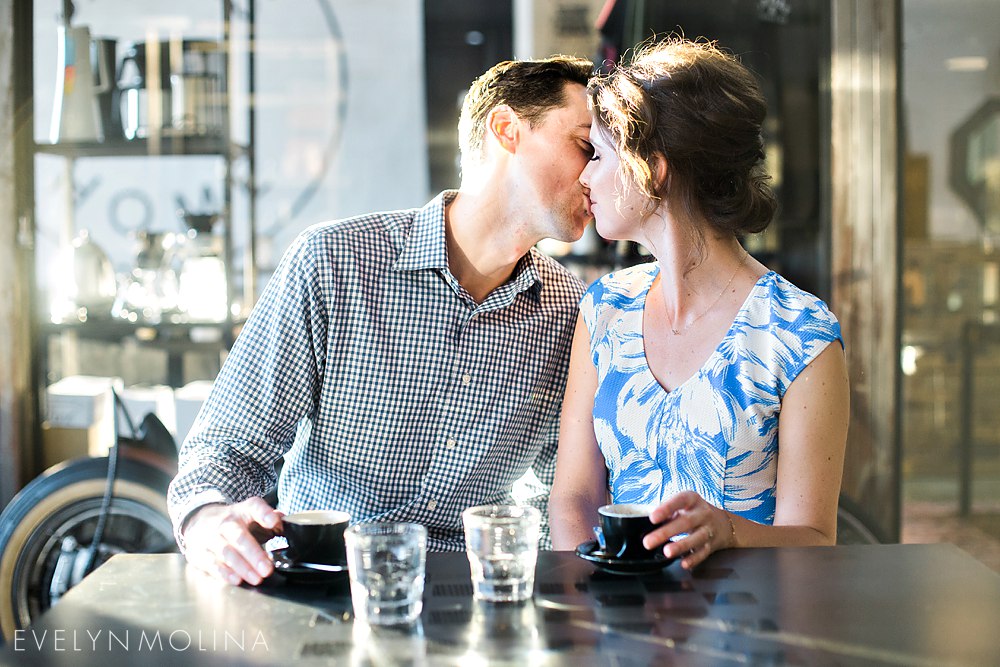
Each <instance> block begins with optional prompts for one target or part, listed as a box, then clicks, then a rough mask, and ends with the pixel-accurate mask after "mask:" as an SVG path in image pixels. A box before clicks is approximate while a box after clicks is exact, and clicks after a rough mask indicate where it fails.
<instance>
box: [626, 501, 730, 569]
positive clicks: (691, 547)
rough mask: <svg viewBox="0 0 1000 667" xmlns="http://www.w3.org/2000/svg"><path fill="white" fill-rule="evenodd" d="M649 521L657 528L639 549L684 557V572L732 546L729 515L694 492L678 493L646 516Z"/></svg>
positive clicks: (671, 556) (670, 556)
mask: <svg viewBox="0 0 1000 667" xmlns="http://www.w3.org/2000/svg"><path fill="white" fill-rule="evenodd" d="M649 518H650V520H652V522H653V523H654V524H657V528H656V529H654V530H653V531H651V532H650V533H649V534H647V535H646V537H645V538H643V540H642V543H643V545H644V546H645V547H646V548H647V549H655V548H657V547H659V546H661V545H664V546H663V553H664V554H665V555H666V556H667V557H668V558H677V557H680V556H684V558H683V560H681V567H683V568H684V569H685V570H691V569H693V568H694V567H696V566H697V565H698V564H699V563H701V562H702V561H703V560H705V559H706V558H707V557H708V556H709V554H711V553H712V552H713V551H719V550H720V549H728V548H730V547H734V546H736V544H735V537H736V533H735V529H734V527H733V526H734V524H733V520H732V518H731V517H730V516H729V514H728V513H727V512H726V511H725V510H721V509H719V508H718V507H715V506H714V505H712V504H710V503H709V502H708V501H706V500H705V499H704V498H702V497H701V496H699V495H698V494H697V493H695V492H694V491H682V492H681V493H678V494H677V495H675V496H673V497H672V498H670V499H669V500H667V501H666V502H665V503H663V504H662V505H660V506H659V507H657V508H656V509H654V510H653V511H652V512H650V514H649ZM685 533H686V535H684V537H680V538H677V539H675V540H674V541H670V540H671V539H672V538H675V537H676V536H678V535H682V534H685ZM685 554H686V555H685Z"/></svg>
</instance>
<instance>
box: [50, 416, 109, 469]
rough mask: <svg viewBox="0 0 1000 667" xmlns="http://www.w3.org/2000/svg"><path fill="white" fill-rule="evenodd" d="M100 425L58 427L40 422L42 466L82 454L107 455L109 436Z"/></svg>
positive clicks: (52, 464) (82, 455) (78, 456)
mask: <svg viewBox="0 0 1000 667" xmlns="http://www.w3.org/2000/svg"><path fill="white" fill-rule="evenodd" d="M106 431H107V429H104V433H102V429H101V427H100V426H91V427H90V428H60V427H58V426H52V425H51V424H49V423H48V422H44V423H43V424H42V467H43V468H49V467H51V466H54V465H56V464H57V463H62V462H63V461H69V460H71V459H77V458H81V457H84V456H107V455H108V450H109V449H110V448H111V440H112V438H111V436H110V435H109V434H108V433H107V432H106Z"/></svg>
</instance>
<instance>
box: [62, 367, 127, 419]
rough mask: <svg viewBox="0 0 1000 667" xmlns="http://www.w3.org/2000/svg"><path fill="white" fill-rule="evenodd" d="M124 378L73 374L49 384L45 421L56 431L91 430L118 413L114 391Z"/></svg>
mask: <svg viewBox="0 0 1000 667" xmlns="http://www.w3.org/2000/svg"><path fill="white" fill-rule="evenodd" d="M121 386H122V381H121V379H120V378H110V377H96V376H91V375H70V376H68V377H65V378H63V379H62V380H59V381H58V382H56V383H54V384H51V385H49V387H48V390H47V391H46V397H47V405H46V412H45V421H47V422H48V423H49V424H50V425H51V426H53V427H56V428H76V429H81V428H82V429H87V428H90V427H91V426H95V425H100V424H102V423H103V421H104V420H105V419H106V418H110V416H111V415H112V414H113V413H114V397H113V396H112V393H111V390H112V388H114V389H116V390H120V389H121Z"/></svg>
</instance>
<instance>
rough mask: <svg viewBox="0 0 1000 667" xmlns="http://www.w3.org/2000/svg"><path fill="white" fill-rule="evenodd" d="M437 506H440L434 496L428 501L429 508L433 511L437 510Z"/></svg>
mask: <svg viewBox="0 0 1000 667" xmlns="http://www.w3.org/2000/svg"><path fill="white" fill-rule="evenodd" d="M437 506H438V501H436V500H434V499H433V498H432V499H431V500H428V501H427V509H429V510H430V511H432V512H433V511H434V510H436V509H437Z"/></svg>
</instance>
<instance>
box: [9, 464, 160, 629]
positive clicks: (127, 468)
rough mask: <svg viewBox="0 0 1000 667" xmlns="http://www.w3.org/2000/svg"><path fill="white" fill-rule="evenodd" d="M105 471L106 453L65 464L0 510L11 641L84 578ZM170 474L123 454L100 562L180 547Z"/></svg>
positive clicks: (105, 476)
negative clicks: (173, 517)
mask: <svg viewBox="0 0 1000 667" xmlns="http://www.w3.org/2000/svg"><path fill="white" fill-rule="evenodd" d="M107 472H108V459H107V458H87V459H78V460H75V461H69V462H66V463H62V464H60V465H58V466H55V467H53V468H50V469H49V470H47V471H46V472H44V473H43V474H42V475H40V476H39V477H37V478H35V479H34V480H32V481H31V482H30V483H29V484H28V485H27V486H26V487H24V489H22V490H21V492H20V493H18V494H17V495H16V496H15V497H14V499H13V500H11V502H10V504H9V505H8V506H7V507H6V508H5V509H4V511H3V513H2V514H0V630H2V635H3V637H4V639H6V640H7V641H10V640H11V639H12V637H13V636H14V631H15V630H19V629H24V628H26V627H27V626H28V625H29V624H30V623H31V622H32V620H33V619H35V618H37V617H38V616H39V615H41V614H42V613H43V612H44V611H45V610H47V609H48V608H49V607H51V606H52V605H53V604H55V603H56V602H58V599H59V597H60V596H61V595H62V594H64V593H65V592H66V590H68V589H69V588H71V587H72V586H74V585H76V584H77V583H79V581H80V580H81V579H82V578H83V576H84V574H83V569H84V567H85V563H86V561H87V555H88V549H89V547H90V544H91V542H93V536H94V529H95V527H96V525H97V521H98V517H99V516H100V514H101V506H102V502H103V498H104V492H105V486H106V484H107ZM170 479H171V478H170V476H169V475H168V474H166V473H165V472H164V471H163V470H160V469H158V468H156V467H154V466H152V465H149V464H147V463H144V462H142V461H136V460H132V459H129V458H127V457H122V458H120V459H119V461H118V467H117V475H116V479H115V484H114V493H113V497H112V501H111V505H110V510H109V515H108V517H107V522H106V524H105V528H104V533H103V536H102V538H101V543H100V544H99V545H98V551H97V558H96V560H95V563H94V566H95V567H96V566H97V565H100V564H101V563H103V562H104V561H106V560H107V559H109V558H110V557H111V556H113V555H115V554H118V553H166V552H170V551H175V550H176V548H177V547H176V543H175V542H174V537H173V530H172V527H171V524H170V519H169V518H168V516H167V502H166V499H167V486H168V485H169V483H170Z"/></svg>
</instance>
